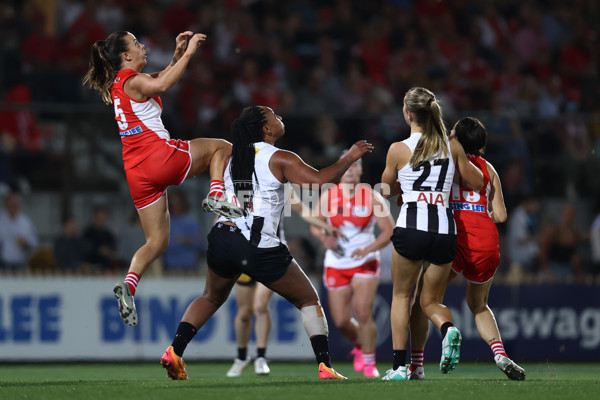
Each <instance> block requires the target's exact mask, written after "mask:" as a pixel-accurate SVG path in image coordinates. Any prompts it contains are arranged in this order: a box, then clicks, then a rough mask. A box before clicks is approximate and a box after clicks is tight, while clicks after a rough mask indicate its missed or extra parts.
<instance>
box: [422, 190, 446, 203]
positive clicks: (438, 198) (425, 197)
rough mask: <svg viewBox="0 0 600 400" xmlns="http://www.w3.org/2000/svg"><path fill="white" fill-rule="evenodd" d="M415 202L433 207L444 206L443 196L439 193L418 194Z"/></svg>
mask: <svg viewBox="0 0 600 400" xmlns="http://www.w3.org/2000/svg"><path fill="white" fill-rule="evenodd" d="M417 201H424V202H425V203H428V204H434V205H438V204H441V205H444V196H442V194H441V193H434V192H427V193H419V197H417Z"/></svg>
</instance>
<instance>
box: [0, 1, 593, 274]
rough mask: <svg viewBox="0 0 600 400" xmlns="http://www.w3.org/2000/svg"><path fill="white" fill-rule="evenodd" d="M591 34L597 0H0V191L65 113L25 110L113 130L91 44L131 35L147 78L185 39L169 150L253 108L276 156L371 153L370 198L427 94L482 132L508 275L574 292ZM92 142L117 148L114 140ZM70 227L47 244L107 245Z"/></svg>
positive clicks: (24, 169)
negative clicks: (258, 108) (263, 112)
mask: <svg viewBox="0 0 600 400" xmlns="http://www.w3.org/2000/svg"><path fill="white" fill-rule="evenodd" d="M598 21H600V2H598V1H595V0H568V1H567V0H547V1H542V0H538V1H536V0H496V1H481V0H444V1H439V0H377V1H376V0H372V1H363V0H285V1H282V0H203V1H193V0H95V1H93V0H88V1H83V0H0V37H2V41H0V98H1V99H2V101H1V103H0V184H2V182H4V183H6V184H10V185H13V186H14V184H15V182H17V183H18V182H19V180H20V179H24V180H25V181H27V180H31V177H32V175H33V174H35V173H36V171H38V170H40V169H41V168H40V166H43V165H45V163H47V162H48V161H47V158H48V157H47V155H45V154H44V139H45V138H46V137H47V136H48V135H51V134H52V132H51V130H50V129H48V128H47V126H46V125H45V124H44V117H45V118H53V119H54V120H56V119H57V118H60V116H59V117H57V116H56V115H53V116H51V117H49V116H48V115H49V114H48V113H45V114H42V115H40V113H36V111H35V110H36V108H35V107H34V106H35V105H43V104H48V103H51V104H53V105H60V104H64V105H65V107H66V108H67V109H68V107H70V106H71V105H73V104H78V105H79V106H81V105H88V106H89V109H90V110H93V109H96V108H102V109H103V110H105V111H106V112H107V115H108V116H109V117H108V119H110V113H111V112H112V111H111V110H112V108H111V107H106V106H103V105H102V103H101V101H100V98H99V96H98V95H97V93H95V92H91V91H89V90H86V89H84V88H83V87H82V86H81V78H82V76H83V74H84V73H85V71H86V70H87V63H88V58H89V49H90V47H91V45H92V43H93V42H94V41H96V40H99V39H103V38H105V37H106V36H107V35H108V34H109V33H111V32H113V31H116V30H128V31H130V32H132V33H133V34H135V35H136V36H137V38H138V39H139V41H140V42H142V43H143V44H145V45H146V46H147V48H148V50H149V53H148V65H146V67H145V69H144V72H154V71H157V70H160V69H162V68H164V66H166V65H167V64H168V63H169V62H170V61H171V58H172V54H173V50H174V39H175V36H176V35H177V34H178V33H179V32H182V31H185V30H191V31H194V32H202V33H206V34H207V35H208V40H207V41H206V43H205V44H204V45H203V46H202V48H201V50H200V51H199V53H198V54H197V55H196V56H195V58H194V60H193V61H192V62H191V64H190V66H189V67H188V70H187V71H186V73H185V75H184V77H183V79H182V81H181V82H180V83H179V84H178V86H177V88H176V90H172V91H170V92H169V93H168V95H167V96H164V97H163V104H164V105H165V106H164V113H163V120H164V122H165V125H166V127H167V129H168V130H169V131H170V133H171V136H172V137H175V138H180V139H189V138H193V137H198V136H210V137H223V138H226V139H227V138H228V137H229V133H228V130H229V126H230V124H231V122H232V121H233V119H235V118H236V117H237V116H238V115H239V112H240V111H241V109H242V108H243V107H245V106H247V105H251V104H263V105H267V106H270V107H272V108H273V109H275V110H276V111H277V112H278V113H279V114H281V115H282V116H283V117H284V120H285V123H286V129H287V130H288V131H290V132H294V133H295V134H293V135H289V136H287V137H284V138H283V139H282V140H281V143H280V145H281V147H285V148H287V149H291V150H293V151H296V152H298V153H299V154H300V155H301V157H302V158H303V159H305V160H306V161H307V162H308V163H309V164H311V165H315V166H316V167H320V166H323V165H326V164H328V163H330V162H331V161H332V160H334V159H337V157H338V156H339V154H340V152H341V151H342V150H343V149H344V148H345V147H347V146H349V145H350V144H351V143H353V142H354V141H355V140H357V139H360V138H365V139H368V140H369V141H371V142H372V143H374V144H375V145H376V152H375V154H373V155H371V156H369V157H366V158H365V160H364V163H365V175H364V179H365V181H366V182H368V183H370V184H375V183H377V182H378V181H379V179H380V176H381V172H382V170H383V166H384V160H385V153H386V151H387V149H388V147H389V144H390V143H392V142H394V141H397V140H402V139H404V138H406V137H407V136H408V134H409V131H408V128H407V126H406V125H405V124H404V121H403V117H402V112H401V109H402V99H403V96H404V93H405V92H406V91H407V90H408V89H409V88H410V87H413V86H424V87H427V88H429V89H431V90H432V91H434V92H435V93H436V95H437V96H438V97H439V98H440V100H441V102H442V104H443V107H444V114H445V120H446V122H447V123H448V125H449V126H451V125H452V124H453V123H454V122H455V121H456V120H457V119H458V118H459V117H461V116H464V115H472V116H477V117H479V118H480V119H481V120H482V122H483V123H484V124H485V125H486V127H487V129H488V132H489V135H490V136H489V140H488V148H487V154H486V158H488V159H489V160H490V161H491V162H492V164H494V165H495V166H496V168H497V169H498V171H499V173H500V176H501V179H502V183H503V188H504V190H505V193H504V195H505V198H506V203H507V207H508V211H509V221H508V222H507V223H506V224H504V225H501V226H500V227H499V229H500V230H501V234H502V237H503V246H505V248H506V251H504V252H503V254H505V255H506V257H505V258H504V261H503V262H504V263H506V266H507V269H508V268H509V267H510V266H511V265H519V266H520V267H519V268H520V269H519V271H522V272H524V273H525V274H527V273H531V274H534V275H537V274H539V273H542V275H543V277H544V279H548V280H553V279H561V277H563V276H567V275H568V276H570V277H571V278H569V279H580V278H581V277H582V276H583V275H585V274H586V273H588V274H589V273H592V272H593V270H595V271H596V273H597V272H598V268H599V267H598V263H600V249H599V247H600V244H598V243H597V241H598V238H597V236H598V233H596V234H595V235H596V239H595V240H596V242H594V230H593V229H592V230H590V227H591V226H595V229H596V231H597V230H598V229H599V226H600V220H598V219H596V221H595V222H594V223H593V225H590V226H587V227H585V229H583V230H577V229H576V228H575V227H574V223H573V221H574V220H575V216H574V213H575V212H576V211H577V212H580V211H581V210H578V209H577V208H576V207H575V208H574V207H573V206H570V205H569V204H571V205H572V204H575V201H576V200H577V201H579V200H581V199H584V200H587V201H588V202H589V204H590V205H591V207H590V213H591V214H592V215H597V214H600V207H597V206H596V205H597V204H598V201H597V199H598V198H600V174H598V173H597V170H598V167H599V166H600V80H599V79H598V76H599V68H600V65H599V62H600V60H599V54H600V37H599V33H600V31H599V28H598ZM31 105H33V106H31ZM30 106H31V107H30ZM105 135H106V136H105V139H103V140H116V141H118V136H117V134H116V128H115V130H114V131H107V132H106V133H105ZM33 189H34V190H35V186H34V187H33ZM550 197H551V198H557V199H562V200H564V204H565V205H564V209H563V210H562V212H561V215H544V214H543V209H544V207H540V202H543V201H544V200H545V199H546V198H550ZM183 207H184V208H185V206H183ZM540 210H542V211H540ZM98 213H99V214H102V210H98ZM172 215H173V214H172ZM96 219H98V220H99V221H101V220H102V219H103V217H102V216H101V215H98V216H97V218H94V221H96ZM104 219H106V218H105V217H104ZM135 220H137V216H135V215H134V216H133V217H132V221H135ZM590 221H591V219H590ZM77 222H79V224H81V223H82V221H73V220H72V219H68V218H65V221H64V226H63V237H61V241H60V246H59V245H58V244H59V242H57V246H58V247H59V248H62V249H64V248H69V246H72V247H76V248H78V249H80V252H82V254H83V253H86V251H87V250H85V248H86V246H88V245H85V246H84V245H79V244H77V243H76V241H77V240H83V239H84V238H85V237H91V238H92V239H95V240H97V241H100V239H102V240H106V241H107V242H110V241H111V240H109V236H110V235H105V234H100V233H99V231H95V230H94V229H99V228H98V227H97V226H96V225H94V224H92V225H91V228H90V229H91V231H90V232H91V233H90V234H89V235H87V234H86V233H85V232H88V231H85V232H84V233H83V234H81V235H80V234H79V233H78V227H77V226H78V225H79V224H78V223H77ZM94 227H95V228H94ZM0 229H2V228H0ZM187 229H188V228H185V230H184V232H187V233H185V235H188V233H189V232H194V231H193V230H190V231H187ZM189 229H192V228H189ZM189 234H190V235H191V234H192V233H189ZM194 234H195V233H194ZM133 237H134V236H131V238H132V239H133ZM142 237H143V235H142ZM0 240H2V239H1V238H0ZM590 240H591V241H590ZM92 241H93V240H92ZM88 242H89V240H88ZM112 242H113V243H114V242H115V240H114V238H113V239H112ZM119 243H121V241H119ZM582 243H586V246H587V248H588V249H591V251H587V253H588V255H584V256H583V257H582V256H581V254H579V251H578V249H579V248H580V245H581V244H582ZM594 243H595V244H594ZM27 246H30V247H33V245H32V244H29V245H27ZM182 246H184V245H183V244H182ZM99 247H100V248H101V249H102V250H101V249H100V248H99V249H97V254H96V256H98V258H97V259H96V260H100V259H103V260H104V261H103V263H107V262H108V261H106V260H107V258H110V259H111V260H115V259H118V257H116V256H114V253H115V252H116V251H117V250H116V249H115V248H114V246H113V247H111V246H110V244H109V243H104V244H103V245H102V246H99ZM55 250H56V253H60V249H58V248H56V247H55ZM3 251H4V250H3ZM119 251H120V250H119ZM63 253H64V251H63ZM67 253H68V254H70V256H73V257H74V255H73V252H70V251H67ZM511 253H513V254H511ZM86 254H87V253H86ZM589 254H591V255H589ZM109 256H110V257H109ZM82 257H83V255H82ZM122 258H123V259H126V257H122ZM582 259H583V260H585V262H582V261H581V260H582ZM592 259H593V260H594V262H596V264H595V266H594V267H592V266H591V261H590V260H592ZM167 260H168V256H165V262H166V263H168V261H167ZM65 262H66V264H65V265H74V263H75V261H74V260H67V261H65ZM127 262H128V261H127ZM556 262H558V263H562V264H563V267H564V265H569V267H568V268H569V271H570V272H569V273H568V274H566V275H565V274H561V268H562V267H557V265H556ZM111 263H113V261H111ZM89 264H95V262H90V263H89ZM111 265H117V264H111ZM69 268H72V267H69ZM111 268H112V267H111ZM114 268H117V267H114ZM562 269H564V268H562Z"/></svg>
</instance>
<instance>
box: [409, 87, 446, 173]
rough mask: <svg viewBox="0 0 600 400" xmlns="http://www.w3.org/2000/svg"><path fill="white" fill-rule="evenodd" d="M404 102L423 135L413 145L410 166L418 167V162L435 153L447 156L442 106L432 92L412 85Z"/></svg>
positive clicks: (427, 158)
mask: <svg viewBox="0 0 600 400" xmlns="http://www.w3.org/2000/svg"><path fill="white" fill-rule="evenodd" d="M404 102H405V104H406V110H407V111H410V112H411V113H412V114H413V115H414V117H415V119H416V122H417V124H419V126H421V127H422V128H423V135H422V136H421V138H420V139H419V142H418V143H417V147H415V151H414V152H413V155H412V158H411V159H410V166H411V167H412V168H418V166H419V164H420V163H422V162H423V161H427V160H429V159H430V158H431V157H433V156H435V155H437V154H439V155H440V156H445V157H448V155H449V150H448V144H447V141H448V135H447V133H446V126H445V125H444V120H443V118H442V108H441V107H440V104H439V103H438V101H437V99H436V97H435V95H434V94H433V92H431V91H430V90H428V89H425V88H422V87H414V88H412V89H410V90H409V91H408V92H407V93H406V96H405V97H404Z"/></svg>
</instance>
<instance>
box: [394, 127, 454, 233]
mask: <svg viewBox="0 0 600 400" xmlns="http://www.w3.org/2000/svg"><path fill="white" fill-rule="evenodd" d="M421 136H422V133H420V132H415V133H413V134H412V135H410V137H409V138H408V139H406V140H404V141H403V142H402V143H404V144H405V145H407V146H408V148H409V149H410V151H411V153H414V151H415V148H416V147H417V143H418V142H419V139H421ZM446 143H447V146H448V155H447V156H438V155H436V156H434V157H432V158H431V159H430V160H427V161H423V162H421V163H420V164H419V166H418V168H413V167H412V166H411V165H410V163H407V164H406V165H405V166H404V168H402V169H401V170H399V171H398V182H400V188H401V189H402V207H401V209H400V215H399V216H398V221H397V222H396V226H397V227H400V228H408V229H416V230H419V231H425V232H430V233H442V234H456V227H455V225H454V218H453V217H452V211H450V209H449V208H448V199H449V196H450V188H451V186H452V178H453V177H454V161H453V160H452V157H451V156H450V145H449V143H448V141H447V140H446Z"/></svg>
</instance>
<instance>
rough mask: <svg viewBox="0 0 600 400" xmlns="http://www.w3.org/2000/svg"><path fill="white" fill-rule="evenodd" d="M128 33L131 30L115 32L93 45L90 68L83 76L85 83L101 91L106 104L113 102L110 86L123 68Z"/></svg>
mask: <svg viewBox="0 0 600 400" xmlns="http://www.w3.org/2000/svg"><path fill="white" fill-rule="evenodd" d="M127 35H129V32H126V31H118V32H114V33H111V34H110V35H108V37H107V38H106V39H105V40H97V41H96V42H95V43H94V44H93V45H92V50H91V54H90V63H89V70H88V72H87V73H86V74H85V76H84V77H83V84H84V85H86V86H88V87H90V88H92V89H95V90H97V91H99V92H100V94H101V95H102V100H103V101H104V102H105V103H106V104H110V103H112V98H111V97H110V87H111V86H112V83H113V81H114V80H115V78H116V76H117V72H118V71H119V69H121V54H122V53H124V52H126V51H127V50H128V47H127V41H126V40H125V37H126V36H127Z"/></svg>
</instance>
